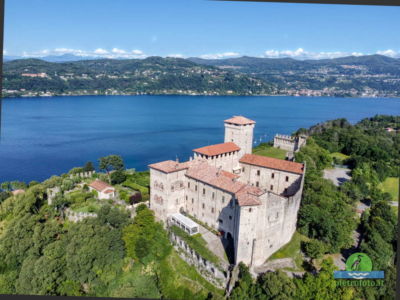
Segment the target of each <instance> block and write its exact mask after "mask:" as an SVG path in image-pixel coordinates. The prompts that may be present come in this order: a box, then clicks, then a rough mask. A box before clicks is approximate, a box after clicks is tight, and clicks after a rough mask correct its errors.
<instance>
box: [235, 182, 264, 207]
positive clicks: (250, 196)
mask: <svg viewBox="0 0 400 300" xmlns="http://www.w3.org/2000/svg"><path fill="white" fill-rule="evenodd" d="M263 193H264V192H263V191H261V189H259V188H258V187H255V186H249V185H246V186H245V187H244V188H243V189H241V190H240V191H239V192H237V193H236V197H237V199H238V202H239V205H240V206H252V205H260V204H261V201H260V199H259V196H261V195H262V194H263Z"/></svg>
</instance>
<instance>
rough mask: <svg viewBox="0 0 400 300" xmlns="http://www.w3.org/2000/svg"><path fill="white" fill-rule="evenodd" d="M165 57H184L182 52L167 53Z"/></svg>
mask: <svg viewBox="0 0 400 300" xmlns="http://www.w3.org/2000/svg"><path fill="white" fill-rule="evenodd" d="M167 57H175V58H185V57H186V56H184V55H183V54H168V55H167Z"/></svg>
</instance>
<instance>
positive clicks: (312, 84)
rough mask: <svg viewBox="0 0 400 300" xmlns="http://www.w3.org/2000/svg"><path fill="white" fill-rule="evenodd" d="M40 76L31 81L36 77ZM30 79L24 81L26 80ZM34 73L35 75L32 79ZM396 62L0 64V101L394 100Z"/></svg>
mask: <svg viewBox="0 0 400 300" xmlns="http://www.w3.org/2000/svg"><path fill="white" fill-rule="evenodd" d="M40 73H43V74H41V75H40V76H35V75H37V74H40ZM27 74H28V75H27ZM29 74H31V75H32V74H33V76H29ZM399 91H400V60H399V59H395V58H390V57H386V56H382V55H368V56H360V57H354V56H350V57H342V58H336V59H322V60H304V61H301V60H295V59H291V58H280V59H274V58H258V57H247V56H244V57H239V58H231V59H216V60H212V59H200V58H188V59H182V58H172V57H166V58H162V57H148V58H145V59H125V60H116V59H92V60H78V61H66V62H49V61H45V60H40V59H16V60H11V61H6V62H5V63H4V65H3V95H4V96H6V97H19V96H51V95H110V94H111V95H113V94H118V95H120V94H122V95H136V94H185V95H305V96H340V97H359V96H371V97H376V96H377V97H398V96H400V94H399Z"/></svg>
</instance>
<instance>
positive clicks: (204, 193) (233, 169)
mask: <svg viewBox="0 0 400 300" xmlns="http://www.w3.org/2000/svg"><path fill="white" fill-rule="evenodd" d="M224 123H225V139H224V143H221V144H216V145H210V146H206V147H202V148H197V149H194V150H193V152H194V155H193V157H192V158H190V160H189V161H186V162H177V161H172V160H167V161H162V162H158V163H154V164H151V165H149V169H150V208H151V209H152V210H154V212H155V215H156V217H157V218H159V219H161V220H163V221H165V222H166V221H168V219H169V218H171V216H172V215H174V214H177V213H184V214H187V215H190V216H192V217H194V218H195V219H197V220H199V221H201V222H202V223H205V224H206V225H207V226H209V227H212V228H214V229H215V230H217V231H219V232H220V233H221V235H222V237H221V239H222V240H223V241H224V242H225V244H226V243H228V244H230V245H231V246H232V249H233V251H232V252H233V255H232V256H233V257H232V262H233V263H234V264H237V263H239V262H244V263H245V264H247V265H251V266H257V265H261V264H263V263H264V262H265V261H266V259H267V258H268V257H269V256H271V254H273V253H274V252H275V251H277V250H278V249H279V248H281V247H282V246H283V245H285V244H286V243H287V242H289V241H290V239H291V238H292V236H293V233H294V232H295V230H296V222H297V213H298V210H299V206H300V201H301V195H302V190H303V182H304V175H305V165H304V164H302V163H298V162H291V161H287V160H281V159H276V158H270V157H265V156H259V155H254V154H252V145H253V130H254V126H255V121H253V120H250V119H247V118H245V117H243V116H234V117H233V118H230V119H228V120H225V121H224Z"/></svg>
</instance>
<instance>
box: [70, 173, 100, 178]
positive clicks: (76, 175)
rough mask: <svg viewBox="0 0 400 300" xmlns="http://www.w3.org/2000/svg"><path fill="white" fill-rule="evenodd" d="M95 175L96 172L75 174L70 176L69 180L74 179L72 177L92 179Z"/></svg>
mask: <svg viewBox="0 0 400 300" xmlns="http://www.w3.org/2000/svg"><path fill="white" fill-rule="evenodd" d="M94 173H96V171H88V172H81V173H75V174H70V175H69V178H71V179H72V178H74V177H80V178H89V177H92V176H93V175H94Z"/></svg>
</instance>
